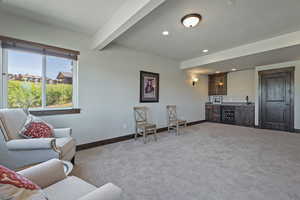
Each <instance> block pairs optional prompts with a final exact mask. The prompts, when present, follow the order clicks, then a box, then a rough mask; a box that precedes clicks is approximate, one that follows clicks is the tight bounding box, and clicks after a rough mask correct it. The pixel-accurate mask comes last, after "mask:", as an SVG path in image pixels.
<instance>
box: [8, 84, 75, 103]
mask: <svg viewBox="0 0 300 200" xmlns="http://www.w3.org/2000/svg"><path fill="white" fill-rule="evenodd" d="M72 90H73V88H72V85H71V84H47V86H46V98H47V102H46V104H47V106H48V107H68V106H71V105H72ZM8 106H9V107H10V108H29V107H31V108H34V107H41V106H42V84H41V83H32V82H24V81H13V80H10V81H8Z"/></svg>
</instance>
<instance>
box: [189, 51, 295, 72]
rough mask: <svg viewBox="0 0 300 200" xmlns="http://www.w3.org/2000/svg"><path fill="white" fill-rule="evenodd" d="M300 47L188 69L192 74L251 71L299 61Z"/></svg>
mask: <svg viewBox="0 0 300 200" xmlns="http://www.w3.org/2000/svg"><path fill="white" fill-rule="evenodd" d="M299 52H300V45H294V46H290V47H286V48H280V49H276V50H271V51H266V52H263V53H258V54H252V55H249V56H242V57H239V58H234V59H229V60H225V61H221V62H215V63H210V64H206V65H202V66H201V67H195V68H192V69H188V70H187V71H188V72H190V73H192V74H213V73H216V71H219V72H229V71H231V70H232V69H237V70H245V69H253V68H254V67H256V66H264V65H271V64H275V63H283V62H288V61H295V60H300V54H299Z"/></svg>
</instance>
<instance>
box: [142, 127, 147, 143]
mask: <svg viewBox="0 0 300 200" xmlns="http://www.w3.org/2000/svg"><path fill="white" fill-rule="evenodd" d="M143 137H144V144H146V142H147V141H146V129H144V130H143Z"/></svg>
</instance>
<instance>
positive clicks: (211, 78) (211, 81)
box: [208, 75, 216, 96]
mask: <svg viewBox="0 0 300 200" xmlns="http://www.w3.org/2000/svg"><path fill="white" fill-rule="evenodd" d="M208 77H209V78H208V95H209V96H212V95H216V87H215V82H216V81H215V78H216V77H215V76H214V75H209V76H208Z"/></svg>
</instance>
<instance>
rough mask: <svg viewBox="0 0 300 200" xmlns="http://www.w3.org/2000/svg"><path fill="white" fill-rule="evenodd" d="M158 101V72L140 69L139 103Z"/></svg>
mask: <svg viewBox="0 0 300 200" xmlns="http://www.w3.org/2000/svg"><path fill="white" fill-rule="evenodd" d="M154 102H159V74H157V73H152V72H145V71H140V103H154Z"/></svg>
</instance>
